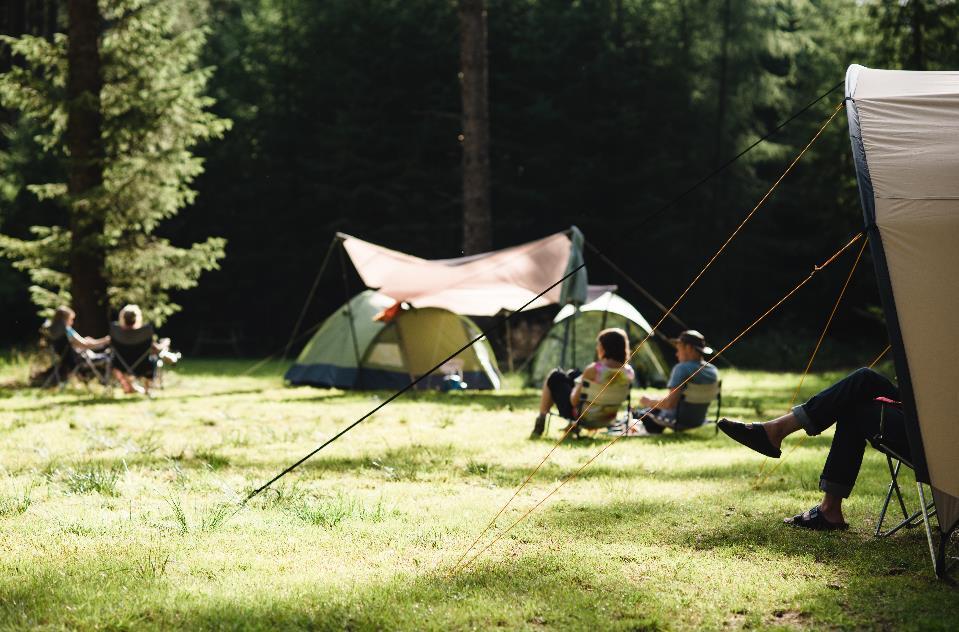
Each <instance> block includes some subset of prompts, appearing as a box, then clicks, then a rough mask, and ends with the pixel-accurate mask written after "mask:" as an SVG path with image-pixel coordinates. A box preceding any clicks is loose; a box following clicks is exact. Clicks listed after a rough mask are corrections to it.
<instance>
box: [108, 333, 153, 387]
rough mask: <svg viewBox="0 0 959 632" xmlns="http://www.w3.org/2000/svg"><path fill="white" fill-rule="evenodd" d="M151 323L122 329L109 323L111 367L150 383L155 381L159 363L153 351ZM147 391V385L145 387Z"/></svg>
mask: <svg viewBox="0 0 959 632" xmlns="http://www.w3.org/2000/svg"><path fill="white" fill-rule="evenodd" d="M153 338H154V332H153V325H144V326H143V327H140V328H139V329H124V328H123V327H121V326H120V325H119V323H112V324H111V325H110V350H111V354H112V364H113V366H112V368H114V369H117V370H118V371H120V372H121V373H126V374H127V375H129V376H132V377H139V378H144V379H147V380H149V381H150V385H152V384H153V383H155V382H156V380H157V373H158V366H159V363H158V362H157V361H156V359H155V358H153V357H151V355H152V353H153ZM147 392H149V386H148V387H147Z"/></svg>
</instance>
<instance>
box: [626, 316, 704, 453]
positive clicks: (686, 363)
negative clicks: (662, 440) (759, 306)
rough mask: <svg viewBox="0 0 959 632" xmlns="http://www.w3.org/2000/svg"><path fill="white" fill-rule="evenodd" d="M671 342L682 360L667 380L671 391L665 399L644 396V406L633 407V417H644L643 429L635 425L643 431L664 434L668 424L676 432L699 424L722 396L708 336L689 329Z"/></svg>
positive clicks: (641, 401) (642, 418)
mask: <svg viewBox="0 0 959 632" xmlns="http://www.w3.org/2000/svg"><path fill="white" fill-rule="evenodd" d="M670 342H672V343H673V346H675V347H676V360H678V362H677V363H676V366H674V367H673V370H672V372H671V373H670V374H669V381H668V382H667V383H666V386H667V388H669V389H670V393H669V395H667V396H666V397H665V399H663V400H662V401H659V400H660V399H661V398H658V397H649V396H647V395H642V396H640V398H639V405H640V406H641V408H637V409H636V410H634V411H633V417H634V418H635V419H641V420H642V429H639V428H635V430H636V431H638V434H640V435H642V434H662V432H663V431H664V430H665V429H666V428H671V429H672V430H673V431H676V432H679V431H682V430H689V429H691V428H698V427H699V426H702V425H703V424H704V423H706V411H707V410H708V409H709V405H710V404H711V403H712V401H713V400H714V399H716V398H717V397H718V396H719V371H718V370H716V367H715V366H713V365H712V364H710V363H709V362H707V361H706V356H708V355H710V354H711V353H712V352H713V350H712V348H710V347H709V346H707V345H706V338H705V337H704V336H703V335H702V334H701V333H699V332H698V331H696V330H695V329H688V330H686V331H684V332H683V333H681V334H679V337H678V338H674V339H673V340H671V341H670ZM697 371H698V372H697ZM690 376H692V378H691V379H690ZM687 380H688V381H687Z"/></svg>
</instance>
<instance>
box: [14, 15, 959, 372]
mask: <svg viewBox="0 0 959 632" xmlns="http://www.w3.org/2000/svg"><path fill="white" fill-rule="evenodd" d="M487 4H488V30H489V34H488V51H489V82H490V84H489V108H490V130H491V145H490V162H491V169H492V214H493V228H492V230H493V245H494V247H497V248H499V247H505V246H508V245H513V244H516V243H519V242H523V241H528V240H531V239H535V238H538V237H541V236H544V235H546V234H548V233H552V232H555V231H559V230H563V229H565V228H568V227H569V226H570V225H573V224H575V225H577V226H579V227H580V228H581V229H582V230H583V232H584V233H585V235H586V238H587V240H589V242H591V243H592V244H593V245H595V246H596V247H597V248H598V249H599V250H600V251H601V252H603V253H604V254H605V255H606V256H607V257H609V258H610V259H611V260H612V261H614V262H615V263H616V264H617V265H618V266H620V267H621V268H622V269H623V270H624V271H625V272H626V273H627V274H629V275H630V276H632V277H634V278H635V279H636V280H637V281H638V282H639V283H640V284H642V285H643V286H644V287H645V288H646V289H648V290H649V291H650V292H652V294H653V295H655V296H657V297H659V298H660V300H662V301H664V302H666V303H671V302H672V301H673V300H674V299H675V298H676V296H678V294H679V292H680V291H681V290H682V289H683V288H685V286H686V285H687V283H688V282H689V280H690V279H691V278H692V277H693V276H694V275H695V274H696V273H697V272H698V271H699V270H700V269H701V267H702V265H703V264H704V263H705V261H706V260H707V259H708V257H709V256H710V255H711V254H712V253H713V252H714V251H715V249H716V248H717V247H718V246H719V245H720V244H721V243H722V242H723V241H724V240H725V239H726V237H727V236H728V234H729V232H730V231H731V230H732V229H733V228H734V227H735V226H736V225H738V223H739V222H740V221H741V220H742V219H743V217H744V216H745V214H746V213H747V212H748V211H749V209H750V208H752V207H753V205H754V204H755V203H756V202H757V201H758V200H759V198H760V197H761V196H762V195H763V193H764V192H765V191H766V189H767V188H768V187H769V185H770V184H771V183H772V182H773V181H774V180H775V179H776V178H777V177H778V176H779V175H780V174H781V173H782V171H783V170H784V169H785V167H786V165H788V163H789V161H790V160H791V159H792V158H793V157H794V156H795V155H796V154H797V153H798V152H799V150H800V149H801V148H802V147H803V146H804V145H805V144H806V143H807V142H808V141H809V139H810V138H811V137H812V136H813V134H814V133H815V132H816V130H817V129H818V128H819V126H820V125H821V124H822V123H823V121H824V120H825V119H826V118H827V117H828V116H829V114H830V113H831V112H832V111H833V110H834V109H835V108H836V106H837V105H838V103H839V102H840V101H841V99H842V91H841V89H837V90H835V91H834V92H832V93H831V94H830V95H829V96H828V97H826V98H825V99H823V100H822V101H820V102H819V103H818V104H816V105H815V106H814V107H813V108H811V109H810V110H809V111H808V112H806V113H805V114H804V115H803V116H801V117H799V118H798V119H797V120H795V121H794V122H793V123H791V124H790V125H788V126H787V127H786V128H784V129H783V130H782V131H781V132H779V133H777V134H776V135H775V136H773V137H772V138H771V139H770V140H769V141H767V142H764V143H762V144H761V145H759V146H758V147H757V148H756V149H755V150H753V151H751V152H750V153H749V154H747V155H746V157H745V158H744V159H742V160H739V161H737V162H736V163H735V164H734V165H732V166H731V167H730V168H728V169H726V170H725V171H723V172H722V174H721V175H719V176H717V177H715V178H712V179H711V180H710V181H709V182H708V183H706V184H705V185H704V186H701V187H698V188H697V189H695V190H694V191H693V192H691V193H689V194H688V195H685V196H684V197H682V198H681V199H680V200H679V201H678V202H676V203H674V204H671V205H669V206H668V207H666V208H664V204H667V203H669V202H670V201H671V200H673V199H674V198H675V197H676V196H677V195H679V194H680V193H682V192H683V191H685V190H687V189H688V187H690V186H691V185H692V184H694V183H695V182H697V181H698V180H699V179H700V178H701V177H702V176H704V175H705V174H707V173H709V172H711V171H712V170H713V169H714V168H715V167H716V166H717V165H720V164H722V163H723V162H724V161H725V160H726V159H727V158H729V157H731V156H733V155H735V154H737V153H738V152H739V151H740V150H741V149H742V148H743V147H745V146H747V145H749V144H750V143H752V142H753V141H755V140H756V139H757V138H759V137H761V136H763V135H764V134H766V133H768V132H770V131H771V130H773V129H774V128H775V127H776V126H777V125H778V124H779V122H781V121H783V120H784V119H786V118H788V117H789V116H790V115H791V113H793V112H795V111H797V110H799V109H800V108H802V107H803V106H805V105H806V104H808V103H809V102H811V101H813V100H814V99H815V98H816V97H818V96H819V95H821V94H822V93H824V92H826V91H827V90H829V89H830V88H832V87H833V86H835V85H836V84H837V83H839V82H840V81H841V80H842V79H843V76H844V73H845V69H846V67H847V66H848V65H849V64H851V63H860V64H863V65H867V66H872V67H886V68H906V69H916V70H935V69H957V68H959V40H957V39H956V37H955V33H956V32H957V29H959V6H957V3H956V2H953V1H951V0H950V1H943V0H922V1H916V0H911V1H889V2H878V1H873V2H870V1H863V0H860V1H853V0H808V1H790V0H670V1H665V0H578V1H570V0H537V1H534V0H489V1H488V3H487ZM64 7H65V1H64V0H5V2H4V7H3V8H2V9H0V20H2V23H0V31H2V33H3V34H7V35H13V36H17V35H21V34H35V35H40V36H43V37H50V38H52V37H53V35H54V33H58V32H63V30H64V28H65V25H64V23H65V19H66V16H65V15H64V10H65V9H64ZM191 15H192V16H193V18H192V19H194V20H196V21H197V23H198V24H200V25H201V26H203V27H204V28H205V29H206V32H207V40H206V44H205V47H204V50H203V53H202V64H203V65H204V66H210V67H213V68H214V71H213V74H212V76H211V78H210V80H209V84H208V89H207V93H208V95H209V96H212V97H213V98H214V99H215V101H216V102H215V105H213V106H212V108H211V110H212V112H213V113H215V114H216V115H218V116H220V117H223V118H224V119H229V120H231V121H232V122H233V125H232V129H231V130H230V131H228V132H226V134H225V135H224V137H223V138H222V139H220V140H213V141H211V142H208V143H206V144H204V145H201V147H200V148H199V152H198V153H199V154H200V155H201V156H202V157H203V158H204V159H205V171H204V173H202V175H200V176H199V177H198V179H197V180H196V182H195V183H194V188H195V189H196V190H197V191H198V196H197V198H196V201H195V203H194V204H193V205H192V206H190V207H188V208H186V209H184V210H183V211H181V212H180V214H179V215H177V216H175V217H172V218H171V219H169V220H167V221H165V222H164V223H163V224H162V225H161V226H160V227H159V228H158V230H157V233H158V234H159V235H161V236H163V237H166V238H168V239H170V241H171V242H173V243H174V244H191V243H194V242H198V241H202V240H204V239H206V238H207V237H208V236H210V235H216V236H219V237H224V238H225V239H226V244H227V245H226V256H225V258H224V259H223V260H222V262H221V264H220V269H219V270H215V271H211V272H206V273H204V275H203V277H202V278H201V280H200V285H199V287H197V288H196V289H193V290H191V291H189V292H184V293H179V294H175V295H174V298H175V300H176V301H177V302H178V303H180V304H181V305H182V306H183V310H182V311H181V312H180V313H178V314H176V315H174V316H173V317H172V318H170V320H169V321H168V322H167V323H166V324H165V326H164V329H163V333H164V334H167V335H172V336H173V337H174V338H175V340H177V342H178V343H179V345H180V346H181V347H182V348H184V349H186V350H189V349H190V348H191V347H192V345H193V342H194V340H195V339H196V338H197V337H198V336H199V335H214V336H216V335H219V336H223V335H227V334H231V333H233V332H236V333H237V334H238V335H239V336H240V342H241V348H242V351H243V353H245V354H249V355H257V354H266V353H268V352H271V351H275V350H276V349H277V348H282V347H283V346H284V343H285V342H286V341H287V339H288V338H289V335H290V333H291V330H292V328H293V326H294V323H295V322H296V320H297V317H298V315H299V313H300V309H301V307H302V305H303V301H304V299H305V298H306V295H307V292H308V291H309V288H310V286H311V285H312V283H313V280H314V277H315V275H316V273H317V270H318V268H319V266H320V262H321V260H322V258H323V256H324V255H325V253H326V250H327V248H328V246H329V244H330V242H331V240H332V238H333V236H334V234H335V232H336V231H343V232H347V233H350V234H352V235H355V236H357V237H360V238H363V239H366V240H369V241H373V242H375V243H379V244H383V245H385V246H388V247H392V248H396V249H399V250H403V251H406V252H410V253H413V254H416V255H419V256H423V257H428V258H445V257H455V256H458V255H459V254H460V253H461V242H462V175H461V169H462V156H461V147H460V138H459V136H460V134H461V122H460V121H461V119H460V107H461V104H460V86H459V80H458V76H457V73H458V71H459V41H460V40H459V32H458V23H457V6H456V3H455V2H452V1H450V0H445V1H444V0H404V1H403V2H397V1H395V0H326V1H323V2H318V1H316V0H205V2H197V3H195V7H194V10H193V11H192V12H191ZM11 63H16V61H15V60H14V59H12V57H11V55H10V54H9V52H8V51H6V50H4V51H3V52H2V53H0V71H2V70H5V69H7V68H9V67H10V64H11ZM144 63H147V62H144ZM0 125H2V126H3V127H2V131H3V134H2V137H0V154H2V157H3V160H4V170H3V173H0V231H2V232H3V233H5V234H8V235H14V236H26V234H27V230H28V227H29V226H31V225H33V224H36V223H37V222H38V218H42V217H46V216H54V215H56V213H57V210H56V209H55V208H52V207H51V202H49V201H47V202H44V201H39V200H37V199H36V197H34V196H33V195H31V194H30V193H28V192H27V191H26V189H25V185H26V184H31V183H40V182H45V181H48V180H49V179H50V178H52V177H55V176H56V175H57V174H56V173H55V172H56V171H57V169H58V168H59V167H58V165H57V164H56V163H55V162H54V161H52V160H50V159H49V156H47V155H45V152H44V151H43V150H42V149H41V148H40V146H39V145H36V144H35V143H32V142H31V140H30V134H29V133H28V132H29V129H27V127H26V126H28V125H29V123H28V122H27V121H25V120H23V119H22V118H21V117H19V116H18V115H17V114H16V113H15V112H13V111H11V110H3V111H0ZM861 226H862V218H861V211H860V207H859V199H858V192H857V190H856V184H855V178H854V167H853V164H852V160H851V156H850V152H849V141H848V133H847V130H846V125H845V118H844V117H843V116H839V117H837V119H836V120H835V121H834V122H833V124H832V125H831V126H830V127H829V128H828V129H827V130H826V132H825V134H824V136H823V138H821V139H820V141H819V142H818V143H817V144H816V145H815V146H814V147H813V149H812V150H811V152H810V153H809V154H807V155H806V156H805V157H804V158H803V160H802V161H801V162H800V163H799V165H798V166H797V168H796V169H795V170H794V171H793V172H792V173H791V174H790V175H789V176H788V177H787V179H786V180H784V182H783V184H782V185H781V186H780V187H779V188H778V189H777V191H776V192H775V193H774V195H773V197H772V198H771V199H770V201H769V202H768V203H767V205H766V206H765V207H764V208H763V210H762V211H761V212H760V213H759V214H758V215H757V216H756V218H755V219H754V220H753V221H752V222H751V223H750V225H749V227H748V230H746V231H745V232H744V233H743V234H742V235H741V236H740V237H739V238H738V239H737V240H736V241H734V242H733V244H732V245H731V247H730V249H729V250H728V251H727V252H726V254H724V255H723V258H722V259H721V260H720V261H719V262H717V265H716V266H715V267H714V268H713V269H712V270H711V271H710V272H709V273H708V275H707V276H705V277H704V278H703V280H702V281H701V282H700V283H699V284H698V285H697V287H696V289H695V291H694V292H693V293H691V294H690V296H689V297H688V299H687V300H686V301H685V302H684V303H683V304H682V305H681V306H680V307H679V309H678V310H677V313H678V314H679V315H680V316H682V318H683V319H684V320H685V321H687V322H688V323H689V324H691V325H692V326H694V327H696V328H698V329H701V330H702V331H704V332H706V333H707V335H708V336H709V338H710V339H711V340H712V341H715V342H717V343H720V344H722V343H724V342H725V341H727V340H729V338H731V337H732V336H733V335H735V334H736V333H738V332H739V331H740V330H741V329H742V328H743V327H744V326H745V325H746V324H748V323H749V322H751V321H752V320H753V318H755V316H757V315H758V314H759V313H761V312H762V311H764V310H765V309H766V308H767V307H768V306H769V305H770V304H772V303H773V302H774V301H775V300H777V299H778V298H779V297H780V296H781V295H782V294H783V293H784V292H785V291H786V290H788V289H790V288H791V287H792V286H793V285H794V284H795V283H796V282H798V281H799V280H800V279H801V278H802V277H804V276H805V275H806V274H807V273H808V272H809V270H810V269H811V268H812V266H813V265H815V264H817V263H819V262H821V261H822V260H823V259H825V258H826V257H828V256H829V255H830V254H831V253H832V252H834V251H835V250H836V249H837V248H838V247H839V246H840V245H841V244H842V243H845V242H846V241H847V240H848V239H849V238H850V237H851V236H852V235H854V234H855V233H857V232H858V231H859V230H860V229H861ZM587 262H588V264H589V272H590V281H591V282H592V283H615V284H618V285H619V287H620V290H619V291H620V293H621V294H622V295H623V296H625V297H626V298H628V299H629V300H632V301H634V302H635V304H636V305H637V306H638V307H639V308H640V310H641V311H644V312H645V313H646V314H647V317H648V318H649V319H650V320H656V319H657V318H658V316H659V313H658V312H657V311H656V309H655V308H654V307H653V306H652V305H650V304H649V303H648V302H645V299H643V297H642V296H641V295H639V294H638V293H637V292H636V291H635V290H634V289H633V288H632V287H631V286H630V285H629V284H628V283H627V282H625V281H624V280H623V279H622V278H621V277H619V276H618V275H617V274H615V273H614V272H613V271H612V270H611V269H609V268H608V267H606V266H605V265H604V264H603V263H602V262H601V261H600V260H598V259H597V258H596V257H595V256H591V255H590V253H587ZM849 263H850V264H851V258H850V261H849ZM865 263H867V265H864V266H862V267H861V269H860V270H859V272H858V274H857V275H856V277H855V281H854V283H853V285H852V286H851V288H850V291H849V293H848V294H847V298H846V299H845V301H846V302H845V303H844V309H842V310H841V311H840V312H839V314H838V316H837V322H836V323H835V325H834V326H833V338H832V341H831V342H832V344H831V345H829V346H827V348H826V349H825V350H824V352H823V354H822V355H821V356H820V357H821V358H822V360H821V361H822V362H823V363H825V364H833V365H840V364H841V365H844V366H848V365H851V364H857V363H864V362H868V360H869V359H870V357H872V356H874V355H875V354H876V353H878V352H879V351H881V350H882V348H883V347H884V346H885V344H886V338H885V329H884V326H883V323H882V321H881V316H880V315H879V310H878V308H877V304H878V297H877V294H876V290H875V285H874V280H873V275H872V271H871V262H868V261H867V262H865ZM338 265H339V264H338V262H336V265H334V266H333V271H332V272H330V273H329V274H327V275H326V276H325V277H324V278H323V279H321V281H320V285H319V292H318V293H317V298H316V300H315V301H313V302H312V304H311V305H310V307H309V310H308V313H307V317H306V319H305V322H306V323H307V324H308V325H310V324H313V323H316V322H319V321H320V320H321V319H322V318H324V317H325V316H326V315H328V314H329V313H330V312H331V311H332V310H333V309H335V308H336V306H338V305H339V304H341V303H342V302H343V301H344V299H345V295H346V294H347V293H355V292H356V291H359V289H360V288H361V285H360V282H359V279H358V278H357V277H356V276H355V274H354V273H352V272H350V273H349V274H348V275H347V278H346V287H344V279H343V278H342V276H341V275H340V273H339V268H338ZM844 279H845V274H844V273H843V272H842V271H840V270H838V269H837V268H834V269H833V271H832V273H831V274H829V275H824V276H823V277H822V278H817V280H816V285H815V287H812V288H809V289H807V290H806V291H805V293H804V294H803V295H802V296H800V297H797V298H796V299H794V300H793V301H792V302H790V303H789V304H788V306H787V308H786V309H784V310H782V311H781V312H780V313H778V314H776V315H775V317H774V318H772V319H770V321H768V322H767V323H766V324H764V325H763V327H762V328H761V329H760V330H758V331H757V332H756V334H755V335H754V336H752V337H751V338H750V339H748V340H745V341H744V342H743V343H741V344H740V345H737V348H736V349H734V350H732V351H731V352H730V357H731V359H732V360H733V361H735V362H739V363H741V364H746V365H753V366H762V367H764V368H770V369H773V368H790V369H797V368H799V365H800V364H801V362H802V360H803V359H804V358H805V357H806V356H807V355H808V352H809V350H810V346H811V344H813V343H814V341H815V339H816V337H817V336H818V334H819V331H820V330H821V328H822V325H823V323H824V322H825V319H826V317H827V316H828V314H829V310H830V309H831V307H832V305H833V302H834V301H835V298H836V296H837V295H838V293H839V290H840V288H841V286H842V283H843V281H844ZM28 285H29V279H28V278H27V277H26V275H25V274H24V273H23V272H21V271H17V270H15V269H13V268H12V266H11V265H10V262H8V261H0V344H3V345H7V346H9V345H22V344H28V343H30V342H31V341H34V340H35V339H36V331H37V327H38V326H39V324H40V319H39V317H37V316H36V308H35V307H34V306H33V305H32V304H31V303H30V297H29V293H28V290H27V287H28ZM548 317H549V314H548V313H545V314H542V315H540V316H539V317H538V318H539V319H540V320H543V319H548ZM535 319H536V316H535V315H534V320H535ZM667 333H675V332H674V331H667ZM301 342H302V341H301ZM211 351H213V352H215V351H222V350H216V349H211ZM228 351H229V350H228ZM867 356H868V357H867Z"/></svg>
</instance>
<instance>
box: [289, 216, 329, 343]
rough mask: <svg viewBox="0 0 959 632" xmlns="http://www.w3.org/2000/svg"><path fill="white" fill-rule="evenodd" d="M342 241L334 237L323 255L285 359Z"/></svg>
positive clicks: (294, 327)
mask: <svg viewBox="0 0 959 632" xmlns="http://www.w3.org/2000/svg"><path fill="white" fill-rule="evenodd" d="M342 241H343V240H342V239H341V238H340V236H339V235H336V236H334V237H333V241H331V242H330V247H329V248H327V249H326V254H325V255H323V263H321V264H320V271H319V272H317V273H316V278H315V279H313V287H311V288H310V292H309V294H307V295H306V302H305V303H303V309H302V310H300V315H299V317H298V318H297V319H296V324H295V325H294V326H293V333H292V334H290V340H289V341H288V342H287V343H286V348H285V349H284V350H283V357H284V358H287V357H289V355H290V349H291V348H292V347H293V343H294V341H295V340H296V334H298V333H300V327H301V326H302V325H303V319H304V318H306V312H307V310H308V309H309V308H310V304H311V303H313V297H314V296H315V295H316V288H317V287H319V285H320V277H322V276H323V272H324V271H325V270H326V266H327V264H328V263H329V262H330V255H332V254H333V249H334V248H336V246H337V245H338V244H341V243H342Z"/></svg>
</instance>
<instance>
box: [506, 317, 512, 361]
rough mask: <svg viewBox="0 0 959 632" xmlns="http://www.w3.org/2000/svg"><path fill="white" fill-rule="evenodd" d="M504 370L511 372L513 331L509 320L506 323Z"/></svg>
mask: <svg viewBox="0 0 959 632" xmlns="http://www.w3.org/2000/svg"><path fill="white" fill-rule="evenodd" d="M506 368H507V369H508V370H509V372H510V373H512V372H513V329H512V327H510V324H509V320H507V321H506Z"/></svg>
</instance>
